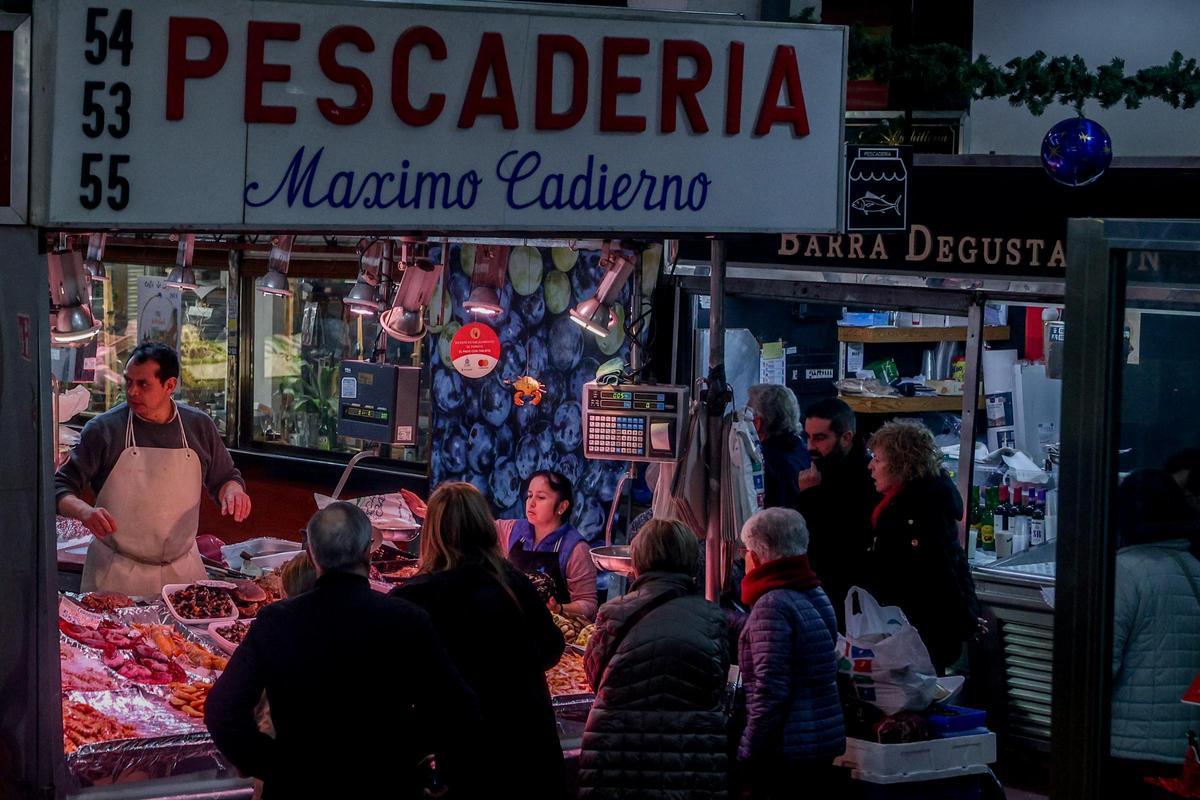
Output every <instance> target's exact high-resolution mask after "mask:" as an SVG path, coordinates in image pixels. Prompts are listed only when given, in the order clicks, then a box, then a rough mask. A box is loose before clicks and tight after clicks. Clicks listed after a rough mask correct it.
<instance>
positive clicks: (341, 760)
mask: <svg viewBox="0 0 1200 800" xmlns="http://www.w3.org/2000/svg"><path fill="white" fill-rule="evenodd" d="M370 545H371V523H370V521H369V520H368V519H367V517H366V515H365V514H363V512H362V511H360V510H359V509H358V508H357V507H355V506H354V505H352V504H350V503H333V504H332V505H330V506H328V507H327V508H325V509H323V510H321V511H318V512H317V513H316V514H315V515H314V516H313V518H312V519H311V520H310V521H309V523H308V546H309V552H310V554H311V556H312V559H313V562H314V566H315V568H316V571H317V575H318V577H317V582H316V586H315V587H314V588H313V589H312V590H310V591H308V592H305V593H304V594H302V595H299V596H297V597H294V598H290V599H288V600H283V601H280V602H278V603H274V604H272V605H268V606H265V607H263V608H262V609H261V610H260V611H259V613H258V617H257V618H256V619H255V620H254V624H252V625H251V626H250V630H249V632H248V633H247V634H246V638H245V640H244V641H243V642H242V644H241V645H240V646H239V647H238V649H237V650H235V651H234V653H233V657H232V658H230V660H229V666H228V667H227V668H226V669H225V671H224V673H222V675H221V677H220V678H218V679H217V682H216V684H215V685H214V686H213V688H212V691H211V692H210V693H209V696H208V701H207V707H206V709H205V716H204V722H205V724H206V725H207V726H208V730H209V733H211V734H212V738H213V741H214V742H215V743H216V745H217V747H218V748H219V749H220V751H221V752H222V753H224V754H225V756H226V757H228V758H229V760H230V761H231V762H233V764H234V765H235V766H236V767H237V768H238V769H240V770H241V771H242V772H244V773H246V774H248V775H252V776H254V777H256V778H260V779H262V780H263V782H264V788H263V797H264V798H267V799H268V800H279V798H298V797H305V798H307V797H389V798H418V797H420V796H421V788H422V780H423V777H422V773H421V771H420V770H419V769H418V765H419V764H420V762H421V761H422V760H423V759H424V758H425V757H426V755H428V754H435V755H436V757H437V763H438V767H439V769H440V770H441V772H442V774H443V777H444V778H445V779H446V781H447V783H448V784H449V785H451V786H453V785H455V782H456V781H458V780H459V778H460V777H461V776H462V775H463V774H464V772H465V767H466V766H468V765H466V764H465V763H464V762H465V761H466V758H467V757H469V756H471V755H472V752H471V751H472V750H473V749H474V748H473V746H472V742H471V740H470V734H471V732H472V731H474V730H475V729H476V727H477V725H478V719H479V716H478V706H477V705H476V703H475V698H474V696H473V695H472V694H471V692H470V690H469V689H468V688H467V686H466V685H465V684H464V683H463V682H462V680H461V679H460V678H459V677H458V673H457V672H456V670H455V669H454V666H453V665H452V664H451V662H450V659H449V657H448V656H447V655H446V651H445V648H443V647H442V644H441V643H440V642H439V641H438V639H437V636H436V634H435V633H434V630H433V625H432V624H431V623H430V620H429V616H428V615H427V614H426V613H425V612H424V611H422V610H421V609H419V608H417V607H416V606H414V605H412V604H411V603H406V602H404V601H401V600H396V599H394V598H390V597H386V596H384V595H382V594H378V593H377V592H374V591H372V589H371V587H370V586H369V585H368V583H367V571H368V564H369V549H370ZM264 690H265V691H266V694H267V698H268V700H269V702H270V704H271V719H272V722H273V723H274V728H275V736H274V738H272V737H270V736H267V735H265V734H263V733H260V732H259V730H258V728H257V726H256V724H255V718H254V709H255V706H256V705H258V702H259V700H260V699H261V698H262V694H263V691H264Z"/></svg>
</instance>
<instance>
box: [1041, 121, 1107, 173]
mask: <svg viewBox="0 0 1200 800" xmlns="http://www.w3.org/2000/svg"><path fill="white" fill-rule="evenodd" d="M1111 163H1112V139H1110V138H1109V137H1108V131H1106V130H1104V128H1103V127H1101V126H1100V124H1099V123H1097V122H1093V121H1092V120H1090V119H1086V118H1084V117H1073V118H1071V119H1064V120H1063V121H1062V122H1060V123H1058V124H1057V125H1055V126H1054V127H1053V128H1051V129H1050V131H1049V132H1048V133H1047V134H1046V138H1044V139H1042V166H1043V167H1045V168H1046V172H1047V173H1049V175H1050V177H1051V178H1054V180H1056V181H1058V182H1059V183H1061V184H1063V185H1064V186H1086V185H1087V184H1089V183H1091V182H1092V181H1094V180H1096V179H1097V178H1099V177H1100V176H1101V175H1103V174H1104V171H1105V170H1106V169H1108V165H1109V164H1111Z"/></svg>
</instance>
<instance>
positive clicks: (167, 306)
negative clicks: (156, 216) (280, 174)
mask: <svg viewBox="0 0 1200 800" xmlns="http://www.w3.org/2000/svg"><path fill="white" fill-rule="evenodd" d="M106 266H107V272H108V276H109V280H108V281H104V282H101V281H92V284H91V287H92V309H93V310H94V312H95V314H96V316H97V317H98V318H101V319H102V322H103V325H102V328H101V331H100V335H99V336H98V337H97V338H96V339H95V340H94V341H93V342H91V343H90V344H89V345H88V346H86V347H83V348H79V349H74V350H69V349H55V350H54V351H52V353H51V362H52V364H53V365H54V371H55V374H56V375H57V377H58V378H59V381H60V382H61V384H62V385H63V387H64V389H65V388H68V387H69V386H70V385H71V384H79V385H85V386H87V387H88V390H89V391H90V393H91V398H90V401H89V403H88V407H87V409H86V410H85V411H84V413H83V415H82V418H86V417H88V416H91V415H95V414H99V413H102V412H104V411H107V410H109V409H110V408H112V407H114V406H116V405H118V404H119V403H122V402H124V400H125V386H124V378H123V373H124V368H125V362H126V361H128V359H129V356H130V354H131V353H132V352H133V349H134V348H135V347H136V346H137V345H138V344H139V343H141V342H145V341H161V342H164V343H165V344H169V345H170V346H172V347H174V348H175V349H176V350H178V351H179V361H180V376H179V389H178V391H177V393H176V398H177V399H179V400H180V401H182V402H185V403H188V404H189V405H192V406H195V407H196V408H199V409H200V410H201V411H203V412H204V413H206V414H208V415H209V416H211V417H212V418H213V419H214V420H215V421H216V423H217V428H218V429H219V430H220V431H221V433H222V435H224V434H225V432H226V419H227V415H226V403H227V402H228V400H229V398H230V396H231V392H230V391H229V336H228V329H227V325H226V313H227V303H228V295H229V273H227V272H225V271H224V270H212V269H207V270H206V269H197V270H196V280H197V284H198V287H197V289H196V291H194V292H190V291H189V292H180V291H178V290H173V289H169V288H166V287H164V286H163V285H162V283H163V281H164V280H165V278H166V275H167V272H168V269H167V268H165V267H155V266H144V265H137V264H114V263H109V264H107V265H106Z"/></svg>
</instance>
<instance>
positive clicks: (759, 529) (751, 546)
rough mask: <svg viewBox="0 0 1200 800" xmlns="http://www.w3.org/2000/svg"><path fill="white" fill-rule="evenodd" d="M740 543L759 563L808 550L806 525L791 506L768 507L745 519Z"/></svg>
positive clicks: (804, 553)
mask: <svg viewBox="0 0 1200 800" xmlns="http://www.w3.org/2000/svg"><path fill="white" fill-rule="evenodd" d="M742 543H743V544H744V545H746V549H747V550H749V551H750V552H752V553H754V556H755V559H756V560H757V561H758V563H760V564H766V563H767V562H770V561H776V560H778V559H781V558H791V557H792V556H802V555H806V554H807V553H808V525H806V524H805V522H804V517H802V516H800V514H799V513H797V512H794V511H792V510H791V509H783V508H768V509H766V510H764V511H762V512H760V513H758V514H755V515H754V516H752V517H750V519H748V520H746V524H745V525H743V526H742Z"/></svg>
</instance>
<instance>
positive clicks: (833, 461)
mask: <svg viewBox="0 0 1200 800" xmlns="http://www.w3.org/2000/svg"><path fill="white" fill-rule="evenodd" d="M855 423H856V420H855V417H854V411H853V410H851V408H850V406H848V405H846V404H845V403H844V402H843V401H841V400H838V399H837V398H836V397H830V398H826V399H825V400H820V401H818V402H816V403H813V404H812V405H811V406H809V407H808V408H806V409H805V410H804V433H805V434H806V435H807V437H808V452H809V455H811V456H812V466H811V467H809V468H808V469H807V470H805V471H804V472H801V473H800V487H799V488H800V499H799V505H798V506H797V510H798V511H799V512H800V513H801V514H802V515H803V516H804V522H805V524H806V526H807V527H808V532H809V536H810V537H811V538H810V540H809V544H808V558H809V561H810V562H811V564H812V568H813V570H814V571H815V572H816V573H817V577H819V578H820V579H821V588H822V589H824V590H825V594H827V595H828V596H829V602H830V603H832V604H833V610H834V613H836V614H837V620H838V630H842V631H844V630H846V620H845V603H846V593H847V592H848V591H849V590H850V587H851V586H853V585H854V581H855V578H856V576H857V575H858V574H859V572H860V571H861V570H862V566H863V561H864V559H865V557H866V553H867V549H868V548H869V547H870V546H871V511H872V510H873V509H874V508H875V506H876V505H878V503H879V493H878V492H876V491H875V482H874V481H873V480H872V479H871V473H870V471H869V470H868V469H867V449H866V447H864V446H863V444H862V442H861V441H857V440H856V439H855V436H854V434H855V427H856V426H855Z"/></svg>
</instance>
